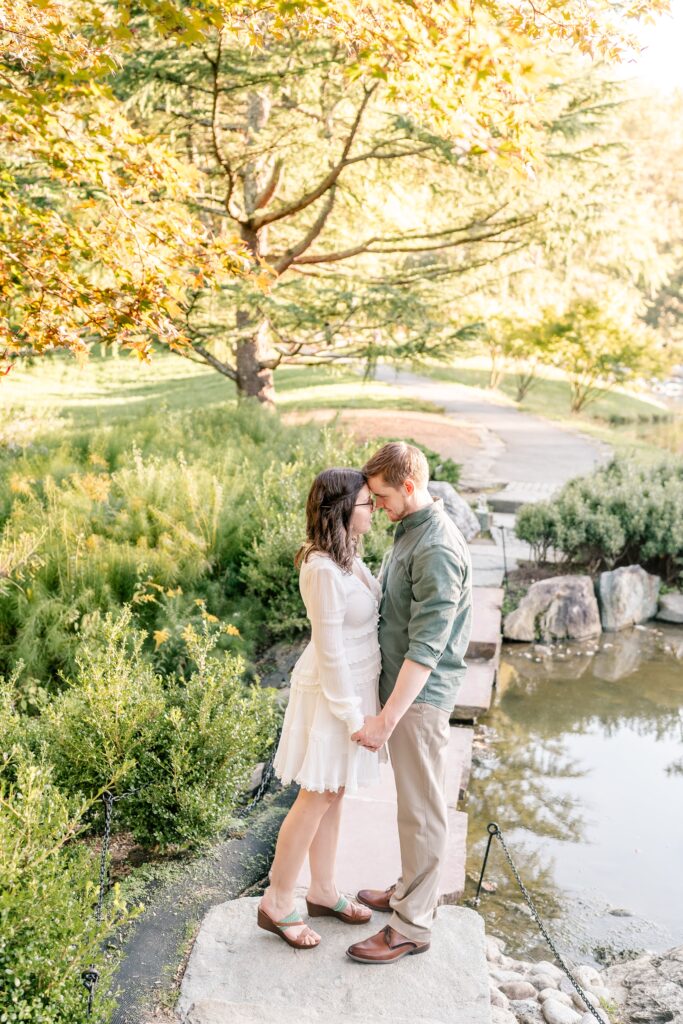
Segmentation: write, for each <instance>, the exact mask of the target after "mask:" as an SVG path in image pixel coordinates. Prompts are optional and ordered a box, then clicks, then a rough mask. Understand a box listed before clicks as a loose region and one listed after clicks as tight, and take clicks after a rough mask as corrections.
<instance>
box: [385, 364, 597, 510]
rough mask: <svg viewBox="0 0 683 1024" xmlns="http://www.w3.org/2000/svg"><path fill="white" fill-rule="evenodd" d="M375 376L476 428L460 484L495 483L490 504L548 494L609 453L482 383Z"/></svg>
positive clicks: (401, 374)
mask: <svg viewBox="0 0 683 1024" xmlns="http://www.w3.org/2000/svg"><path fill="white" fill-rule="evenodd" d="M376 378H377V380H381V381H383V382H385V383H387V384H392V385H394V386H395V387H397V388H401V390H403V391H405V392H406V393H407V394H409V395H410V396H411V397H414V398H419V399H423V400H428V401H431V402H434V404H435V405H439V406H441V407H442V408H443V410H444V412H445V413H446V415H447V416H449V417H451V418H452V419H454V420H457V421H458V423H459V424H461V425H462V426H466V427H468V428H470V429H474V430H476V431H477V432H478V434H479V440H480V446H479V448H478V449H477V450H476V451H475V452H473V453H470V452H467V451H466V452H464V453H463V455H464V457H463V459H462V463H463V477H462V483H463V484H464V485H465V486H466V487H467V488H469V489H471V490H476V489H480V488H481V489H487V490H488V489H495V488H499V492H498V493H497V494H492V495H491V496H490V498H489V501H490V503H491V504H492V505H493V506H494V508H495V507H496V505H498V507H499V508H500V509H501V510H505V511H511V510H512V509H513V507H514V506H515V505H516V504H520V503H521V502H522V501H533V500H534V498H539V499H540V498H545V497H548V496H549V495H550V494H552V493H553V492H554V491H556V490H557V489H558V488H559V487H561V486H562V484H564V483H566V481H567V480H569V479H571V478H572V477H575V476H581V475H582V474H584V473H589V472H590V471H591V470H592V469H594V468H596V467H597V466H599V465H602V464H603V463H605V462H606V461H608V460H609V458H610V456H611V453H612V452H611V448H610V447H609V445H606V444H603V443H602V442H600V441H596V440H594V439H593V438H590V437H587V436H586V435H585V434H582V433H581V432H580V431H578V430H572V429H568V428H565V427H563V426H560V425H559V424H557V423H554V422H552V421H550V420H546V419H543V418H541V417H540V416H534V415H532V414H531V413H526V412H520V410H519V409H518V408H517V407H516V406H515V405H514V403H512V402H510V401H509V400H507V399H506V398H504V397H503V396H502V395H496V394H494V393H492V392H489V391H486V390H484V389H481V388H473V387H468V386H466V385H464V384H453V383H448V382H445V381H439V380H433V379H432V378H430V377H423V376H419V375H418V374H415V373H409V372H407V371H405V370H398V371H397V370H395V369H393V368H392V367H390V366H379V367H378V368H377V371H376ZM518 498H519V500H517V499H518ZM496 499H498V501H497V500H496Z"/></svg>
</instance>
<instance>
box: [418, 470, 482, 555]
mask: <svg viewBox="0 0 683 1024" xmlns="http://www.w3.org/2000/svg"><path fill="white" fill-rule="evenodd" d="M427 490H428V491H429V493H430V494H431V496H432V497H433V498H441V499H442V501H443V504H444V508H445V509H446V512H448V514H449V516H450V517H451V519H452V520H453V522H454V523H455V525H456V526H457V527H458V529H459V530H460V532H461V533H462V535H463V537H464V538H465V540H472V538H473V537H476V536H477V534H478V533H479V532H480V530H481V527H480V526H479V520H478V519H477V517H476V516H475V514H474V512H473V511H472V509H471V508H470V506H469V505H468V504H467V502H466V501H465V499H464V498H461V497H460V495H459V494H458V492H457V491H456V489H455V488H454V487H453V486H452V485H451V484H448V483H446V482H445V481H443V480H430V481H429V484H428V485H427Z"/></svg>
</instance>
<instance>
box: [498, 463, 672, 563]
mask: <svg viewBox="0 0 683 1024" xmlns="http://www.w3.org/2000/svg"><path fill="white" fill-rule="evenodd" d="M515 531H516V533H517V536H518V537H520V538H521V539H522V540H525V541H527V542H528V543H529V544H531V545H533V546H534V548H535V550H536V555H537V557H538V558H539V559H544V558H545V557H546V555H547V553H548V549H549V548H551V547H552V548H554V549H555V551H557V552H562V553H563V554H564V555H565V557H566V558H567V559H568V560H569V561H571V562H576V563H579V564H582V565H588V566H589V567H591V568H593V569H598V568H608V569H613V568H615V567H617V566H619V565H631V564H633V563H638V564H640V565H642V566H643V567H644V568H646V569H648V570H650V571H652V572H657V573H660V574H661V575H662V576H664V578H665V579H667V580H669V581H674V580H675V579H676V578H677V577H678V576H679V574H680V573H681V569H682V568H683V468H682V467H681V464H680V462H677V461H675V460H673V459H672V460H670V461H664V462H660V463H658V464H656V465H654V466H639V465H635V464H633V463H630V462H628V461H626V460H616V459H615V460H614V461H612V462H611V463H610V464H609V465H608V466H606V467H604V468H602V469H599V470H597V471H596V472H595V473H593V474H592V475H590V476H586V477H578V478H577V479H575V480H571V481H569V483H567V484H565V486H564V487H563V489H562V490H561V491H560V493H559V494H558V495H557V497H556V498H554V499H552V500H550V501H545V502H539V503H537V504H534V505H524V506H522V508H521V509H520V511H519V513H518V516H517V523H516V526H515Z"/></svg>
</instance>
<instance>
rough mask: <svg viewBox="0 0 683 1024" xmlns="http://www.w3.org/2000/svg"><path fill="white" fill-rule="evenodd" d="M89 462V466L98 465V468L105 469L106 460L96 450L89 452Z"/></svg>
mask: <svg viewBox="0 0 683 1024" xmlns="http://www.w3.org/2000/svg"><path fill="white" fill-rule="evenodd" d="M90 464H91V466H99V468H100V469H107V460H106V459H103V458H102V456H101V455H98V454H97V452H91V453H90Z"/></svg>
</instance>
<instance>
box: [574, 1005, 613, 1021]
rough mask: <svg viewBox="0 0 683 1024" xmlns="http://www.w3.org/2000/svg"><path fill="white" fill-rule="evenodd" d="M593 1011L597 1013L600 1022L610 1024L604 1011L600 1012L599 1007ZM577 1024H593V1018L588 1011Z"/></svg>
mask: <svg viewBox="0 0 683 1024" xmlns="http://www.w3.org/2000/svg"><path fill="white" fill-rule="evenodd" d="M595 1009H596V1011H597V1014H598V1017H600V1019H601V1020H604V1022H605V1024H610V1019H609V1017H608V1016H607V1014H606V1013H605V1011H604V1010H601V1009H600V1007H599V1006H596V1008H595ZM579 1024H595V1017H594V1016H593V1014H592V1013H591V1012H590V1010H589V1011H588V1012H587V1013H584V1015H583V1017H582V1018H581V1020H580V1021H579Z"/></svg>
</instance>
